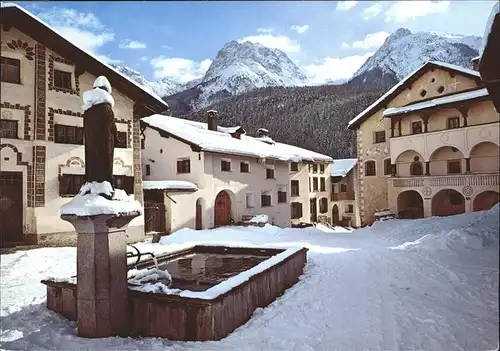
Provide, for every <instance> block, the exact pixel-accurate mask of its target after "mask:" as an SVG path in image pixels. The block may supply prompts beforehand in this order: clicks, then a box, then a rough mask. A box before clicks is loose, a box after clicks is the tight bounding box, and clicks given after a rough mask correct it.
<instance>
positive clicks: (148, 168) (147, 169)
mask: <svg viewBox="0 0 500 351" xmlns="http://www.w3.org/2000/svg"><path fill="white" fill-rule="evenodd" d="M146 175H147V176H148V175H151V165H146Z"/></svg>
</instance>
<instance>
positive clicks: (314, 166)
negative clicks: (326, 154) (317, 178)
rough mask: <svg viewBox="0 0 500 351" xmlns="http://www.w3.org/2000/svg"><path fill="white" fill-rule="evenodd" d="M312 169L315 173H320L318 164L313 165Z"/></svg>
mask: <svg viewBox="0 0 500 351" xmlns="http://www.w3.org/2000/svg"><path fill="white" fill-rule="evenodd" d="M312 170H313V173H318V165H317V164H314V165H312Z"/></svg>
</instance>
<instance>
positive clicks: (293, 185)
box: [290, 180, 299, 196]
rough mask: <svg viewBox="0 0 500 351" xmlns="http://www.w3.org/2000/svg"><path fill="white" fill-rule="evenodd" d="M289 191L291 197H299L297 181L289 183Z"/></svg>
mask: <svg viewBox="0 0 500 351" xmlns="http://www.w3.org/2000/svg"><path fill="white" fill-rule="evenodd" d="M290 189H291V192H292V196H299V181H298V180H292V181H290Z"/></svg>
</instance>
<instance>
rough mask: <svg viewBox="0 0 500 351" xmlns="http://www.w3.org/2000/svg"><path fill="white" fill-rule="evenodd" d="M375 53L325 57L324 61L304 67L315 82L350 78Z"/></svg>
mask: <svg viewBox="0 0 500 351" xmlns="http://www.w3.org/2000/svg"><path fill="white" fill-rule="evenodd" d="M373 54H374V53H373V52H369V53H367V54H364V55H354V56H347V57H343V58H338V57H329V56H328V57H325V58H324V59H323V62H321V63H318V64H311V65H307V66H304V67H302V69H303V70H304V72H305V73H306V74H307V76H308V77H309V79H310V80H311V82H312V83H313V84H321V83H326V82H328V81H335V80H339V79H348V78H351V77H352V75H353V74H354V73H355V72H356V71H357V70H358V69H359V68H360V67H361V66H362V65H363V63H364V62H365V61H366V60H367V59H368V58H369V57H370V56H372V55H373Z"/></svg>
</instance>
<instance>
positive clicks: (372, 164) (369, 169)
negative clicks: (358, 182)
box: [365, 161, 376, 176]
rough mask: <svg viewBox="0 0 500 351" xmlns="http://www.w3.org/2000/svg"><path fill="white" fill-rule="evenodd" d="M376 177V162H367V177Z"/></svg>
mask: <svg viewBox="0 0 500 351" xmlns="http://www.w3.org/2000/svg"><path fill="white" fill-rule="evenodd" d="M374 175H376V170H375V161H366V162H365V176H374Z"/></svg>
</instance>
